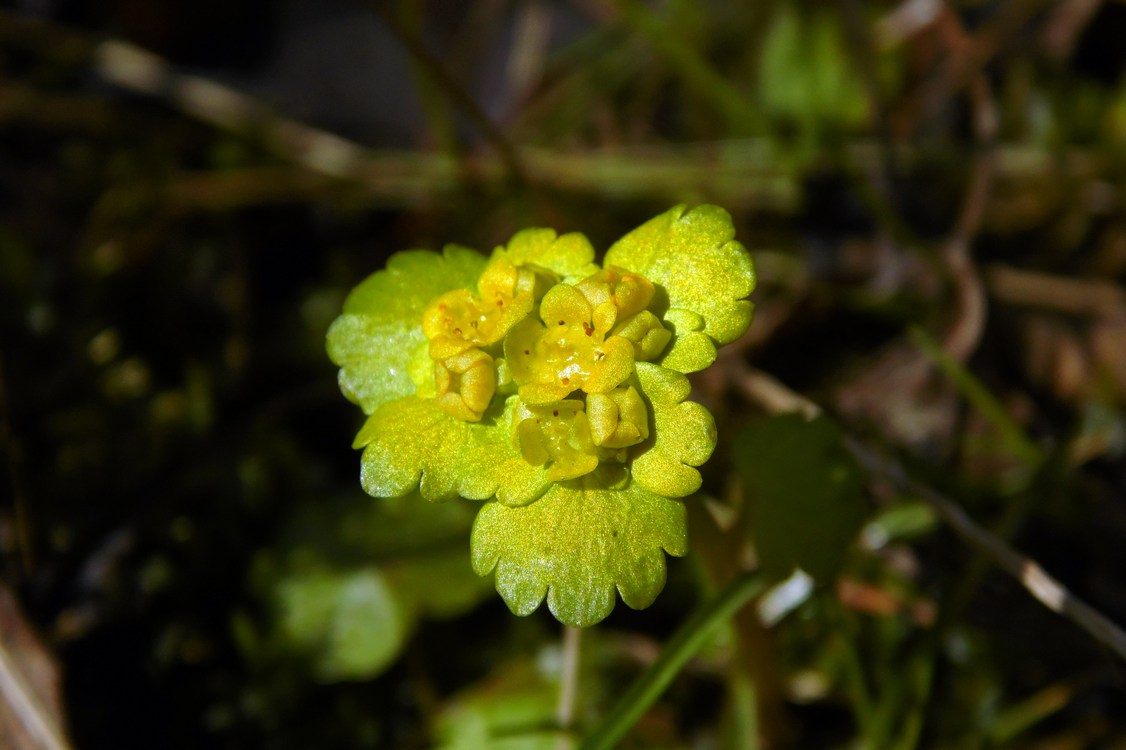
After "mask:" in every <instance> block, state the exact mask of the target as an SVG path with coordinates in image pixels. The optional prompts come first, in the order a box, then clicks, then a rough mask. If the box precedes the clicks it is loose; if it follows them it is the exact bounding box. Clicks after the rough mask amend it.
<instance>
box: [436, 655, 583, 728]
mask: <svg viewBox="0 0 1126 750" xmlns="http://www.w3.org/2000/svg"><path fill="white" fill-rule="evenodd" d="M558 701H559V684H558V680H553V679H549V678H548V677H547V676H546V675H544V674H542V671H541V670H540V669H538V668H537V665H536V664H535V663H534V662H533V661H532V660H531V659H527V660H523V661H517V662H512V663H508V664H505V665H503V666H502V667H501V668H500V669H498V670H496V671H495V672H494V673H493V674H491V675H489V677H488V679H486V680H484V681H483V682H481V683H479V684H476V685H473V686H471V687H470V688H468V689H466V690H463V691H461V692H459V693H458V694H457V695H456V696H454V699H453V700H452V701H450V703H449V704H448V705H447V707H446V708H445V709H444V710H443V711H442V713H441V714H440V715H439V716H438V719H437V721H436V727H435V735H436V736H437V739H438V741H439V744H438V748H440V750H554V749H555V748H557V747H559V740H560V737H561V735H560V732H559V731H558V730H547V729H543V727H550V726H552V725H553V724H554V723H555V711H556V704H557V703H558Z"/></svg>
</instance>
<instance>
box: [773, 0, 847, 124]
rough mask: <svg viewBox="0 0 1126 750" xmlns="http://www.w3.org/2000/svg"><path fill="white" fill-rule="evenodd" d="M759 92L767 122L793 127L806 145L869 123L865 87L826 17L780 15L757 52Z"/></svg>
mask: <svg viewBox="0 0 1126 750" xmlns="http://www.w3.org/2000/svg"><path fill="white" fill-rule="evenodd" d="M759 90H760V91H761V97H762V98H761V101H762V106H763V108H764V109H765V110H766V111H767V113H768V114H769V115H770V116H771V117H773V118H777V119H781V120H784V121H788V122H790V123H793V124H795V125H797V127H798V128H799V130H800V131H801V132H802V133H803V134H805V135H806V137H807V139H808V140H811V141H812V140H815V138H814V136H815V135H817V134H819V133H820V132H821V131H822V130H828V129H836V130H846V129H850V128H856V127H859V126H861V125H863V124H864V122H865V121H866V120H867V118H868V98H867V95H866V93H865V91H864V85H863V83H862V82H861V80H860V78H859V76H858V75H857V74H856V72H855V68H854V66H853V62H852V60H851V59H849V54H848V47H847V45H846V44H845V41H844V39H843V38H842V28H841V24H840V23H838V21H837V19H836V18H835V16H834V15H833V14H832V13H831V12H824V11H822V12H815V13H809V14H807V13H801V14H799V13H798V12H797V11H796V10H795V9H794V8H791V7H781V8H780V9H779V11H778V14H777V15H776V16H775V19H774V23H773V25H772V26H771V29H770V32H769V33H768V34H767V36H766V44H765V45H764V47H763V49H762V60H761V64H760V66H759Z"/></svg>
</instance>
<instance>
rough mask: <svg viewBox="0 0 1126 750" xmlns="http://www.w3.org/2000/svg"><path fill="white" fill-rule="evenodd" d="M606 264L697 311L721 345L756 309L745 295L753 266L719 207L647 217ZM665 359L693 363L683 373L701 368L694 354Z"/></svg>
mask: <svg viewBox="0 0 1126 750" xmlns="http://www.w3.org/2000/svg"><path fill="white" fill-rule="evenodd" d="M606 265H608V266H609V265H616V266H621V267H623V268H627V269H629V270H631V271H634V272H636V273H639V274H641V275H643V276H645V277H646V278H647V279H649V280H650V281H652V282H653V283H654V284H656V285H657V286H658V287H659V288H660V289H663V291H664V293H665V294H666V295H667V299H665V300H661V303H662V304H663V307H664V310H666V311H667V310H672V309H681V310H688V311H691V312H693V313H696V314H697V315H699V316H700V317H701V318H702V319H703V322H704V327H703V331H704V333H706V334H707V335H708V336H709V337H710V338H712V339H713V340H714V341H715V342H717V343H719V344H728V343H731V342H732V341H734V340H735V339H737V338H739V336H741V335H742V334H743V332H744V331H746V330H747V326H748V325H750V322H751V309H752V308H751V303H750V302H748V301H747V299H746V297H747V296H748V295H750V293H751V292H752V291H753V290H754V287H755V272H754V266H753V265H752V263H751V257H750V255H748V254H747V251H746V249H745V248H744V247H743V245H742V244H740V243H739V242H738V241H736V240H735V229H734V227H733V226H732V224H731V216H730V215H729V214H728V213H727V212H726V211H724V210H723V209H722V208H720V207H718V206H707V205H705V206H697V207H696V208H693V209H692V210H690V211H689V210H686V208H685V206H677V207H675V208H673V209H671V210H670V211H667V212H665V213H663V214H661V215H660V216H657V217H656V218H653V219H651V220H649V221H647V222H645V223H644V224H642V225H641V226H640V227H638V228H637V229H635V230H633V231H632V232H630V233H629V234H627V235H626V236H625V237H622V238H621V239H620V240H618V241H617V242H615V243H614V245H613V246H612V247H611V248H610V250H609V251H608V252H607V253H606ZM674 327H675V326H674ZM679 336H680V332H679V331H678V332H677V337H679ZM697 347H698V343H697ZM674 350H675V340H674ZM713 359H714V357H713ZM665 362H671V364H666V366H667V367H671V366H672V365H674V364H675V365H677V366H678V369H679V368H684V367H690V368H692V369H684V370H683V371H685V372H691V371H694V370H698V369H702V367H700V366H695V365H696V360H695V359H691V360H685V359H682V358H677V357H673V355H672V352H670V353H669V355H667V356H666V360H665ZM707 364H710V362H708V363H707ZM707 364H705V365H703V367H706V366H707Z"/></svg>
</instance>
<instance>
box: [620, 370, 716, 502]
mask: <svg viewBox="0 0 1126 750" xmlns="http://www.w3.org/2000/svg"><path fill="white" fill-rule="evenodd" d="M637 380H638V384H639V388H638V390H639V391H640V392H641V393H642V395H643V396H644V397H645V399H646V401H647V402H648V406H649V410H650V413H651V414H652V415H653V429H652V430H651V431H650V435H649V439H648V440H646V441H645V442H644V443H642V444H641V445H640V446H639V448H640V450H641V452H640V453H638V454H637V455H636V457H635V458H634V459H633V478H634V481H636V482H637V483H638V484H640V485H641V486H642V487H643V488H645V489H646V490H648V491H649V492H652V493H654V494H656V495H664V496H665V497H684V496H686V495H691V494H692V493H693V492H695V491H696V490H698V489H700V481H701V480H700V472H698V471H696V469H695V468H693V467H695V466H700V465H701V464H703V463H704V462H705V461H707V460H708V458H709V457H710V456H711V455H712V451H713V450H715V444H716V430H715V420H714V419H712V415H711V413H710V412H708V410H707V409H705V408H704V407H703V406H701V405H700V404H697V403H695V402H694V401H685V400H684V399H686V398H687V397H688V394H689V392H690V391H691V390H692V385H691V384H690V383H689V382H688V378H686V377H684V375H682V374H680V373H679V372H674V371H672V370H667V369H665V368H663V367H658V366H657V365H652V364H649V363H647V362H638V363H637ZM634 450H635V451H636V450H637V449H634Z"/></svg>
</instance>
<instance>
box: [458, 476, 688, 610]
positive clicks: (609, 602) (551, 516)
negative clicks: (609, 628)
mask: <svg viewBox="0 0 1126 750" xmlns="http://www.w3.org/2000/svg"><path fill="white" fill-rule="evenodd" d="M687 539H688V536H687V527H686V523H685V510H684V505H683V504H682V503H681V502H680V501H679V500H671V499H669V498H666V497H661V496H660V495H655V494H653V493H651V492H648V491H647V490H645V489H644V488H643V487H641V486H640V485H639V484H637V483H632V484H629V485H627V486H626V487H624V488H622V489H607V488H604V487H601V486H598V483H597V482H596V481H590V482H587V481H584V480H581V479H580V480H576V481H573V482H564V483H559V484H555V485H552V487H551V488H550V489H548V491H547V492H546V493H545V494H544V495H543V497H541V498H540V499H538V500H537V501H536V502H534V503H531V504H529V505H525V506H522V507H509V506H505V505H503V504H501V503H498V502H491V503H486V504H485V505H484V506H482V507H481V510H480V512H479V513H478V514H477V520H476V522H475V523H474V524H473V538H472V554H473V569H474V570H475V571H477V573H478V575H487V574H488V573H490V572H492V571H494V570H495V571H496V587H497V591H498V592H499V593H500V595H501V597H503V598H504V601H505V603H507V604H508V607H509V609H511V610H512V611H513V612H514V613H516V614H519V615H526V614H529V613H531V612H532V611H534V610H535V609H536V608H537V607H539V605H540V603H541V602H542V601H543V600H544V599H545V598H546V599H547V606H548V609H550V610H551V613H552V614H553V615H555V618H556V619H557V620H559V621H560V622H562V623H564V624H567V625H574V626H577V627H586V626H587V625H593V624H595V623H596V622H599V621H601V620H602V619H604V618H605V617H606V616H607V615H608V614H610V612H611V610H613V608H614V600H615V598H616V597H615V590H616V591H617V592H618V593H619V594H621V597H622V601H624V602H625V603H626V604H627V605H628V606H630V607H632V608H634V609H643V608H645V607H648V606H649V605H650V604H652V603H653V600H654V599H655V598H656V597H657V594H659V593H660V592H661V589H662V588H664V585H665V558H664V556H665V553H668V554H670V555H675V556H681V555H684V554H685V553H686V552H687V544H688V542H687Z"/></svg>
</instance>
